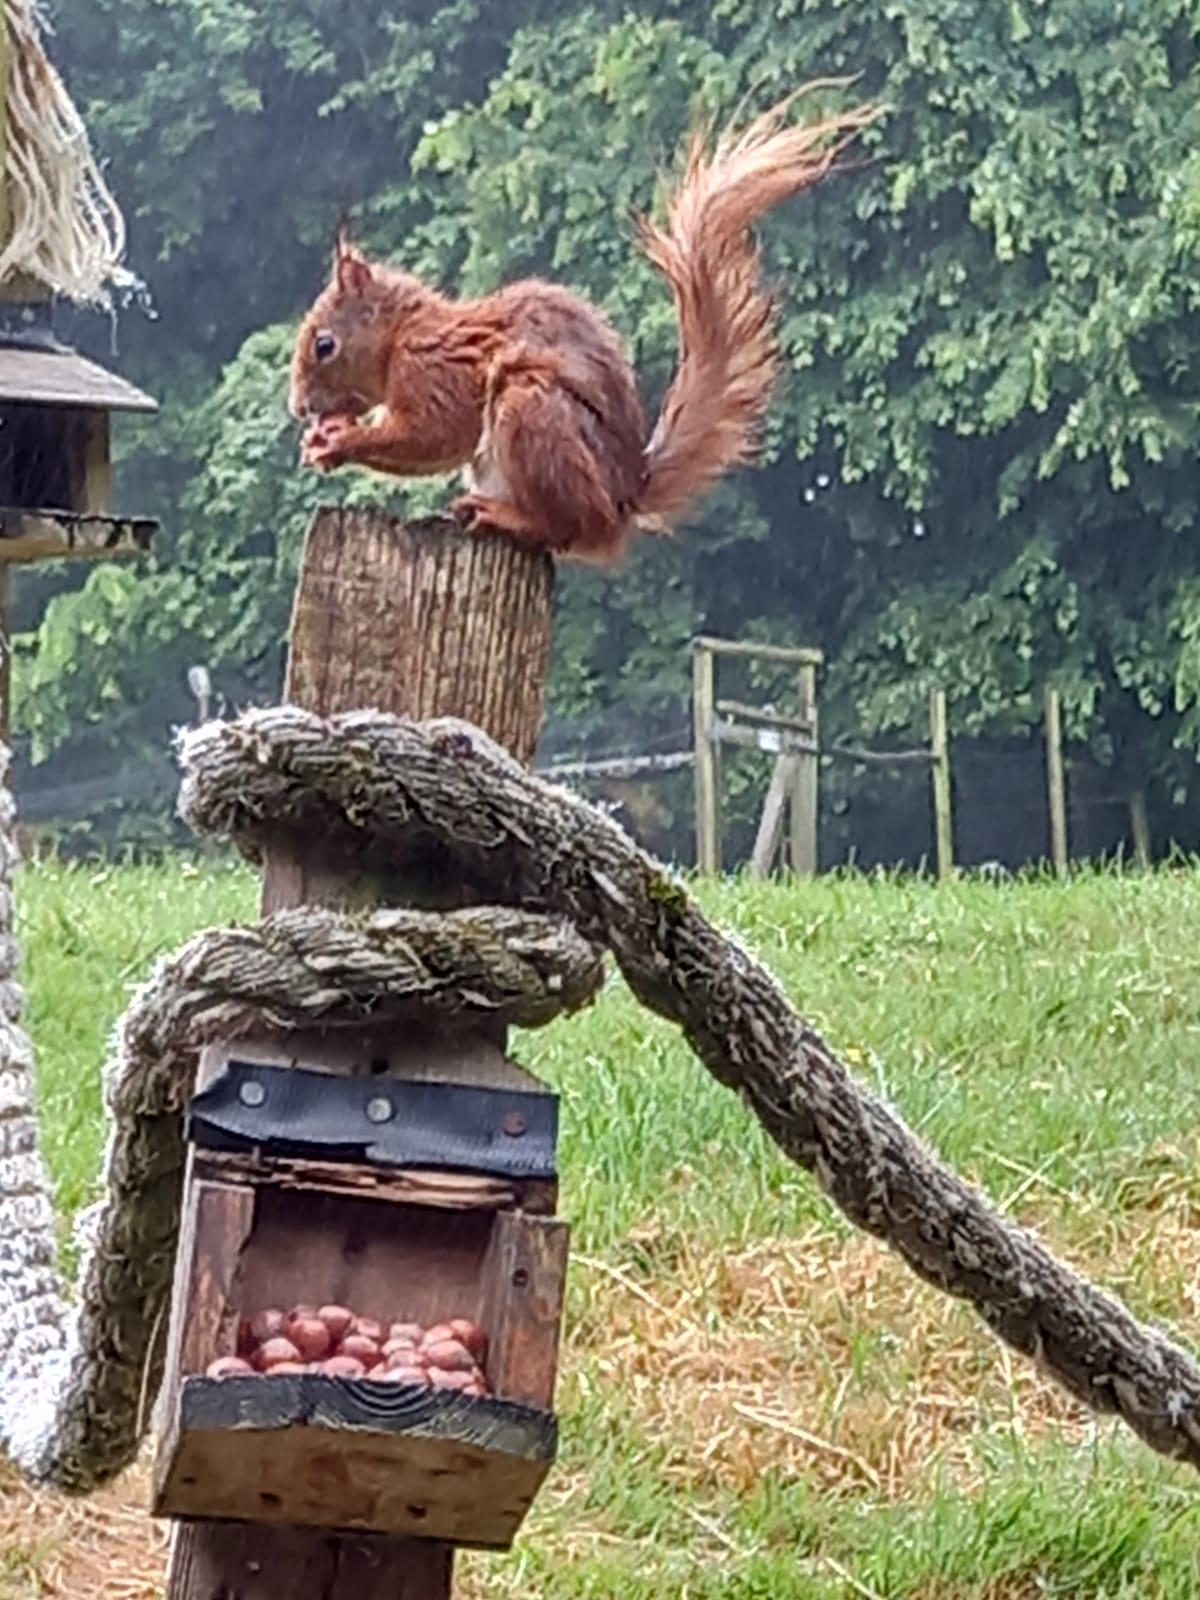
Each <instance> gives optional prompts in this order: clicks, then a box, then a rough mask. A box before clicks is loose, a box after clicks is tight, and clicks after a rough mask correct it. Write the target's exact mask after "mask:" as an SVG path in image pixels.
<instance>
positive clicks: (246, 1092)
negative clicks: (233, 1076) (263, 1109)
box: [238, 1078, 267, 1106]
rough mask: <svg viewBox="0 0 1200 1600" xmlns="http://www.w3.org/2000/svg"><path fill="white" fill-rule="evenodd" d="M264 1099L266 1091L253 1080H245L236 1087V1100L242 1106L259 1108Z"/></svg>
mask: <svg viewBox="0 0 1200 1600" xmlns="http://www.w3.org/2000/svg"><path fill="white" fill-rule="evenodd" d="M266 1098H267V1091H266V1090H265V1089H264V1088H263V1086H262V1084H261V1083H259V1082H258V1080H257V1079H255V1078H247V1079H246V1081H245V1083H243V1084H240V1085H239V1086H238V1099H239V1100H240V1101H241V1102H242V1104H243V1105H244V1106H260V1105H262V1103H263V1101H264V1100H265V1099H266Z"/></svg>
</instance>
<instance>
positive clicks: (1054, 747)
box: [1045, 686, 1067, 878]
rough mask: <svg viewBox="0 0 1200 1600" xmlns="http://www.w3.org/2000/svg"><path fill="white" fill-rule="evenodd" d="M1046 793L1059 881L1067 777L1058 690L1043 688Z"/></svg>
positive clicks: (1063, 866)
mask: <svg viewBox="0 0 1200 1600" xmlns="http://www.w3.org/2000/svg"><path fill="white" fill-rule="evenodd" d="M1045 708H1046V790H1047V798H1048V800H1049V803H1050V859H1051V860H1052V861H1053V862H1054V870H1055V872H1056V873H1057V874H1058V876H1059V877H1060V878H1062V877H1065V876H1066V871H1067V778H1066V768H1065V765H1064V763H1063V740H1062V702H1061V700H1060V698H1059V693H1058V690H1057V689H1055V688H1053V687H1050V686H1047V689H1046V695H1045Z"/></svg>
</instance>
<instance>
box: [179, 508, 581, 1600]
mask: <svg viewBox="0 0 1200 1600" xmlns="http://www.w3.org/2000/svg"><path fill="white" fill-rule="evenodd" d="M553 595H554V574H553V567H552V564H551V562H550V560H549V558H547V557H544V556H536V555H533V554H531V553H530V552H528V551H524V550H521V549H519V548H518V547H517V546H516V545H515V544H511V543H509V542H508V541H507V540H504V539H491V538H489V539H472V538H470V537H469V536H467V535H464V534H463V533H462V532H461V530H460V529H459V528H458V527H457V525H456V524H454V523H452V522H447V521H445V520H444V519H435V520H432V521H429V522H425V523H416V524H407V525H406V524H404V523H403V522H401V521H399V520H398V519H397V518H394V517H391V516H388V515H386V514H385V513H383V512H382V511H377V510H373V509H359V510H349V509H322V510H319V511H318V512H317V514H316V516H315V518H314V521H313V524H312V527H311V528H310V530H309V535H308V541H307V545H306V548H305V552H304V561H303V567H302V570H301V574H300V582H299V588H298V591H297V596H296V604H295V610H294V614H293V621H292V632H291V647H290V655H289V663H288V672H287V684H286V689H285V699H286V700H287V701H289V702H290V703H292V704H296V705H301V706H304V707H306V708H308V709H310V710H313V711H317V712H319V713H321V714H322V715H334V714H336V713H338V712H342V711H350V710H357V709H360V708H370V709H374V710H380V711H386V712H391V713H394V714H396V715H401V716H411V717H431V716H445V715H457V716H464V717H467V718H469V719H470V720H472V721H474V722H475V723H477V724H478V725H480V726H482V727H483V729H484V731H485V732H487V733H489V734H491V736H492V737H493V738H495V739H497V740H498V741H499V742H500V743H501V744H504V745H506V746H507V747H508V749H509V750H511V751H512V753H513V754H514V755H516V756H517V757H518V758H519V759H520V760H523V761H529V760H530V758H531V757H532V755H533V750H534V746H535V744H536V742H537V737H538V731H539V728H540V725H541V718H542V707H543V701H544V693H545V685H546V677H547V673H548V668H549V655H550V642H551V630H552V620H553ZM386 889H387V899H388V901H389V903H403V902H404V901H407V902H408V903H412V902H413V901H414V900H420V902H421V903H423V904H425V905H427V906H434V907H437V906H445V905H447V904H452V903H455V901H456V900H457V898H458V890H457V887H456V885H455V884H454V883H453V882H447V881H446V880H445V876H444V875H441V876H438V875H437V874H431V876H430V878H429V879H428V881H426V882H424V883H420V884H412V883H407V882H406V883H404V884H399V885H398V884H394V883H388V884H387V886H386ZM381 892H382V891H381V885H380V884H379V883H378V882H377V881H376V880H374V879H373V878H372V877H371V876H370V873H369V871H368V870H366V869H361V870H359V871H358V872H355V871H353V870H352V869H350V868H349V866H348V865H347V864H346V863H338V862H337V861H334V860H331V859H330V856H329V853H328V850H327V848H326V846H325V845H324V844H323V842H322V841H320V840H313V839H311V838H306V837H304V836H303V835H301V834H297V835H295V836H294V837H290V838H289V837H282V838H281V840H280V842H279V843H278V844H276V845H272V846H271V847H269V848H268V850H267V853H266V859H265V868H264V881H263V908H264V911H270V910H275V909H279V908H282V907H285V906H294V905H300V904H325V905H337V904H346V903H354V904H357V905H362V904H363V903H364V902H369V901H370V900H372V899H377V898H380V897H381ZM418 1031H419V1030H418ZM431 1034H432V1030H431ZM256 1047H259V1046H256V1041H253V1040H252V1041H239V1043H238V1046H237V1048H238V1050H239V1053H240V1054H241V1055H243V1056H245V1055H246V1054H247V1052H248V1051H253V1050H254V1049H255V1048H256ZM421 1047H422V1045H421V1041H420V1040H416V1041H415V1043H414V1042H413V1041H408V1042H407V1043H406V1041H405V1040H404V1039H402V1038H398V1037H397V1036H396V1030H395V1029H391V1030H386V1031H385V1032H384V1033H381V1034H380V1035H379V1037H378V1039H374V1040H373V1038H372V1036H371V1032H370V1029H369V1028H365V1029H364V1030H363V1033H362V1035H361V1038H359V1039H358V1040H357V1041H356V1046H355V1048H356V1049H357V1055H358V1056H359V1057H362V1056H363V1054H364V1050H365V1052H366V1057H367V1059H368V1060H369V1059H370V1057H371V1054H372V1052H373V1051H376V1052H378V1054H379V1055H380V1056H382V1058H383V1063H384V1065H385V1066H386V1065H388V1064H389V1061H390V1063H391V1065H392V1066H393V1067H394V1065H395V1062H396V1060H397V1058H398V1057H401V1056H402V1055H403V1053H404V1051H405V1050H406V1049H407V1050H409V1051H410V1052H411V1051H412V1050H413V1049H418V1050H419V1049H420V1048H421ZM266 1048H267V1049H268V1050H269V1049H270V1044H268V1045H267V1046H266ZM279 1048H280V1046H279V1041H278V1040H277V1039H276V1040H275V1041H274V1051H275V1055H276V1058H278V1053H279ZM345 1048H346V1047H345V1046H344V1045H343V1046H342V1052H343V1054H345ZM423 1048H424V1050H425V1053H426V1054H428V1053H429V1040H425V1041H424V1046H423ZM286 1051H287V1052H288V1053H289V1054H291V1055H292V1056H293V1058H294V1059H295V1060H297V1061H298V1062H301V1063H302V1062H303V1060H304V1059H305V1056H306V1052H307V1053H308V1054H309V1056H310V1057H315V1058H317V1059H320V1060H321V1061H322V1062H323V1063H324V1064H325V1065H326V1069H327V1070H328V1067H329V1064H330V1062H331V1060H332V1058H333V1057H334V1056H336V1053H337V1052H336V1050H332V1051H331V1046H330V1039H329V1037H328V1036H325V1037H324V1038H322V1037H321V1036H312V1037H308V1036H299V1035H295V1036H289V1038H288V1040H287V1044H286ZM440 1054H441V1055H447V1054H448V1056H449V1059H450V1065H449V1067H445V1066H442V1065H439V1070H440V1071H442V1072H443V1075H444V1077H451V1078H459V1079H461V1081H465V1082H470V1083H473V1084H488V1083H489V1082H490V1083H492V1084H497V1083H503V1082H507V1083H509V1084H511V1083H512V1082H513V1074H514V1073H516V1072H517V1070H518V1069H516V1068H514V1067H513V1066H512V1064H511V1063H510V1062H508V1061H507V1058H506V1057H505V1056H504V1055H503V1039H502V1037H498V1036H497V1034H496V1032H495V1030H491V1031H490V1032H489V1031H488V1030H486V1029H485V1030H483V1033H482V1034H481V1035H480V1037H479V1038H478V1040H477V1041H476V1043H475V1046H474V1047H471V1040H470V1039H469V1037H468V1036H467V1035H465V1034H456V1035H455V1041H454V1048H453V1050H452V1051H450V1052H445V1051H443V1052H440ZM459 1062H461V1063H462V1065H461V1067H459V1066H456V1065H455V1064H456V1063H459ZM333 1064H334V1066H335V1068H336V1069H337V1070H349V1071H353V1070H358V1071H363V1070H365V1069H364V1065H363V1061H362V1060H361V1059H360V1060H357V1064H356V1065H355V1064H350V1065H346V1066H345V1067H344V1068H343V1067H342V1066H340V1065H339V1064H338V1063H337V1062H336V1061H334V1063H333ZM372 1070H375V1068H374V1067H373V1066H372ZM521 1076H522V1077H523V1076H524V1075H521ZM529 1081H532V1080H529ZM194 1204H195V1196H194V1193H193V1192H191V1191H189V1192H188V1193H185V1197H184V1226H185V1229H186V1227H187V1220H188V1217H189V1216H190V1215H191V1214H192V1209H193V1208H194ZM452 1563H453V1551H452V1549H451V1548H450V1547H449V1546H448V1545H446V1544H442V1543H439V1542H437V1541H436V1540H420V1539H403V1538H393V1537H389V1536H382V1535H377V1534H376V1535H366V1534H364V1535H353V1534H340V1533H333V1532H330V1531H329V1530H327V1529H315V1528H300V1527H269V1526H260V1525H257V1524H246V1523H234V1522H221V1521H197V1522H188V1523H179V1524H177V1525H176V1532H175V1539H174V1543H173V1549H172V1559H171V1567H170V1573H169V1576H168V1583H167V1600H218V1597H221V1596H229V1597H233V1596H236V1597H237V1600H275V1597H277V1596H281V1595H286V1596H287V1597H288V1600H446V1597H448V1596H449V1595H450V1592H451V1585H452Z"/></svg>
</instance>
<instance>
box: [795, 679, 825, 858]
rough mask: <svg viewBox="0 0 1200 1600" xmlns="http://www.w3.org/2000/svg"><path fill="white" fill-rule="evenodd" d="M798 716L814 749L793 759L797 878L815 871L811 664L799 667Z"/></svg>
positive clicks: (816, 776) (816, 785)
mask: <svg viewBox="0 0 1200 1600" xmlns="http://www.w3.org/2000/svg"><path fill="white" fill-rule="evenodd" d="M800 715H801V717H802V718H804V719H805V720H806V721H807V722H808V725H809V729H810V733H811V738H812V743H813V749H812V751H811V752H809V751H797V752H796V754H795V755H794V756H793V757H792V767H791V776H792V794H791V799H792V871H793V872H794V873H796V874H797V876H800V877H808V876H811V875H812V874H813V873H815V872H816V870H817V812H818V804H819V790H820V772H821V757H820V755H819V754H818V751H817V748H816V747H817V745H818V744H819V742H820V741H819V738H818V728H817V669H816V667H815V665H814V664H813V663H812V662H806V663H805V664H804V666H802V667H801V668H800Z"/></svg>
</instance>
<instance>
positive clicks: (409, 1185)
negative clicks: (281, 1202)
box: [196, 1150, 558, 1216]
mask: <svg viewBox="0 0 1200 1600" xmlns="http://www.w3.org/2000/svg"><path fill="white" fill-rule="evenodd" d="M196 1171H197V1172H198V1173H199V1174H200V1175H201V1176H203V1177H206V1178H210V1179H214V1180H216V1181H217V1182H222V1183H237V1182H241V1183H250V1184H254V1185H269V1186H271V1187H274V1188H278V1189H294V1190H314V1191H320V1192H322V1193H325V1194H346V1195H357V1196H359V1197H360V1198H363V1199H368V1200H390V1201H393V1202H399V1203H400V1204H404V1205H422V1206H431V1207H435V1208H439V1209H445V1210H448V1211H506V1210H511V1209H513V1208H517V1209H519V1210H521V1211H527V1212H529V1213H530V1215H532V1216H550V1215H552V1214H553V1211H554V1207H555V1203H556V1191H557V1187H558V1186H557V1184H556V1183H555V1182H554V1181H553V1180H550V1179H546V1178H492V1177H489V1176H488V1175H487V1174H485V1173H474V1172H445V1171H441V1170H435V1171H429V1172H425V1171H422V1170H419V1169H417V1168H407V1169H405V1170H403V1171H396V1172H391V1171H389V1170H387V1169H386V1168H384V1169H380V1168H377V1167H368V1166H365V1165H363V1164H361V1163H355V1162H336V1161H305V1160H300V1159H298V1158H297V1159H290V1158H284V1157H280V1156H272V1157H269V1158H267V1157H262V1156H259V1155H256V1154H254V1153H251V1152H246V1153H242V1152H226V1151H211V1150H207V1151H203V1152H198V1153H197V1158H196Z"/></svg>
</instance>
